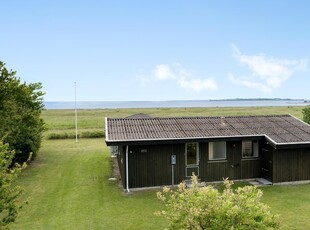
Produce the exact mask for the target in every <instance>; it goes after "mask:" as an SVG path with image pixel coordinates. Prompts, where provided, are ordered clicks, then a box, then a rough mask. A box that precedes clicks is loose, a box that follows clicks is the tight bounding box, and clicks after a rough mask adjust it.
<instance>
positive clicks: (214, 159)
mask: <svg viewBox="0 0 310 230" xmlns="http://www.w3.org/2000/svg"><path fill="white" fill-rule="evenodd" d="M213 143H224V145H225V148H224V149H225V157H223V158H214V152H213V149H214V148H213ZM208 145H209V146H208V150H209V153H208V158H209V161H222V160H226V159H227V151H226V141H212V142H209V144H208ZM211 152H212V153H213V154H212V156H213V157H212V159H211Z"/></svg>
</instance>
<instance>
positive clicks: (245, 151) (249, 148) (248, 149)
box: [242, 141, 258, 158]
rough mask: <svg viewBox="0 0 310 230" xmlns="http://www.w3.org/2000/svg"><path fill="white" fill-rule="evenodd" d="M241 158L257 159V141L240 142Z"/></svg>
mask: <svg viewBox="0 0 310 230" xmlns="http://www.w3.org/2000/svg"><path fill="white" fill-rule="evenodd" d="M242 157H243V158H250V157H258V142H257V141H242Z"/></svg>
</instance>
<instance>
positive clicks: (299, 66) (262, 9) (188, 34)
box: [0, 0, 310, 101]
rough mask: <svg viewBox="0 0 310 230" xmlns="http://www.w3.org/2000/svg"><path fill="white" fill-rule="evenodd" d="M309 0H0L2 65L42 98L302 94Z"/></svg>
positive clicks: (309, 56)
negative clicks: (37, 86) (36, 87)
mask: <svg viewBox="0 0 310 230" xmlns="http://www.w3.org/2000/svg"><path fill="white" fill-rule="evenodd" d="M309 12H310V2H309V1H288V0H286V1H285V0H284V1H280V0H275V1H267V0H256V1H245V0H243V1H241V0H240V1H204V0H200V1H199V0H197V1H188V0H186V1H185V0H171V1H160V0H158V1H134V0H133V1H99V0H97V1H94V0H88V1H80V0H75V1H69V0H67V1H65V0H62V1H60V0H54V1H39V0H37V1H34V0H28V1H2V2H1V14H0V21H1V32H0V33H1V36H0V60H2V61H4V62H5V63H6V66H7V67H8V68H9V69H13V70H16V71H17V75H18V76H19V77H20V78H21V79H22V81H26V82H28V83H30V82H42V84H43V90H44V91H45V92H46V95H45V100H46V101H72V100H74V82H77V100H78V101H141V100H208V99H226V98H262V97H263V98H305V99H308V98H310V95H309V85H310V63H309V60H310V26H309V24H310V14H309Z"/></svg>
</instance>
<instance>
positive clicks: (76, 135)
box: [74, 82, 78, 143]
mask: <svg viewBox="0 0 310 230" xmlns="http://www.w3.org/2000/svg"><path fill="white" fill-rule="evenodd" d="M74 107H75V142H76V143H77V142H78V123H77V108H76V82H74Z"/></svg>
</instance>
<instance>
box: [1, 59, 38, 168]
mask: <svg viewBox="0 0 310 230" xmlns="http://www.w3.org/2000/svg"><path fill="white" fill-rule="evenodd" d="M41 88H42V85H41V83H31V84H27V83H26V82H24V83H22V82H21V80H20V78H18V77H16V72H15V71H12V70H10V71H9V70H7V68H6V67H5V64H4V63H3V62H1V61H0V140H1V141H3V142H4V143H9V145H10V149H12V150H13V149H14V151H15V158H14V162H20V163H21V162H25V161H26V160H27V159H28V158H29V156H30V154H32V156H33V157H35V156H36V154H37V152H38V150H39V147H40V145H41V139H42V134H43V131H44V122H43V120H42V119H41V118H40V115H41V112H42V110H43V108H44V105H43V95H44V93H43V92H42V91H41Z"/></svg>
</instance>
